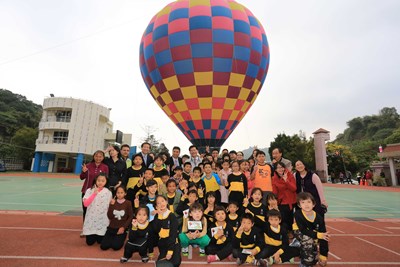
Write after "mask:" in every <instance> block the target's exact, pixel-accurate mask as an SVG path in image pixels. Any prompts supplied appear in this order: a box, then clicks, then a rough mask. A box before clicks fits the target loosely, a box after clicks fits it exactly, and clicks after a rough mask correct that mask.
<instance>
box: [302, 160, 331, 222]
mask: <svg viewBox="0 0 400 267" xmlns="http://www.w3.org/2000/svg"><path fill="white" fill-rule="evenodd" d="M296 186H297V190H296V192H297V193H300V192H309V193H310V194H311V195H312V196H313V197H314V199H315V207H314V210H315V211H316V212H318V213H319V214H320V215H321V216H322V217H324V214H325V212H326V208H327V207H328V203H327V202H326V199H325V195H324V190H323V188H322V183H321V180H320V178H319V177H318V175H316V174H315V173H313V172H311V171H309V170H307V168H306V167H305V166H304V163H303V162H302V161H301V160H298V161H297V162H296ZM321 205H324V206H325V208H324V207H322V206H321Z"/></svg>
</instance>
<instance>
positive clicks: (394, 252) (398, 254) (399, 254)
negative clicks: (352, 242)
mask: <svg viewBox="0 0 400 267" xmlns="http://www.w3.org/2000/svg"><path fill="white" fill-rule="evenodd" d="M355 238H357V239H359V240H361V241H364V242H366V243H368V244H371V245H374V246H375V247H378V248H381V249H384V250H386V251H389V252H392V253H393V254H396V255H397V256H400V253H397V252H396V251H393V250H391V249H388V248H385V247H383V246H380V245H378V244H375V243H372V242H370V241H368V240H365V239H363V238H361V237H355Z"/></svg>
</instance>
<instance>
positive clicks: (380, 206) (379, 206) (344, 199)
mask: <svg viewBox="0 0 400 267" xmlns="http://www.w3.org/2000/svg"><path fill="white" fill-rule="evenodd" d="M329 198H335V199H339V200H343V201H347V202H353V203H356V204H361V205H362V206H367V205H365V202H361V201H354V200H350V199H346V198H339V197H334V196H329ZM370 207H378V208H384V209H391V210H395V211H397V210H398V209H396V208H391V207H385V206H382V205H370Z"/></svg>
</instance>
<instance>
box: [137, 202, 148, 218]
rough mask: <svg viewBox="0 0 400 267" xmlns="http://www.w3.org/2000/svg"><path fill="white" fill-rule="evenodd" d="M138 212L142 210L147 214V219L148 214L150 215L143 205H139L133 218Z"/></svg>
mask: <svg viewBox="0 0 400 267" xmlns="http://www.w3.org/2000/svg"><path fill="white" fill-rule="evenodd" d="M140 210H144V211H145V212H146V214H147V218H148V217H149V214H150V211H149V208H148V207H147V206H144V205H139V207H138V208H137V209H136V211H135V217H136V216H137V214H138V213H139V211H140Z"/></svg>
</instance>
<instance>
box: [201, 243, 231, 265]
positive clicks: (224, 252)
mask: <svg viewBox="0 0 400 267" xmlns="http://www.w3.org/2000/svg"><path fill="white" fill-rule="evenodd" d="M206 254H207V255H217V256H218V258H219V259H220V260H221V261H222V260H223V259H226V258H227V257H228V256H229V255H230V254H232V244H231V243H229V242H228V243H227V244H221V245H209V246H207V247H206Z"/></svg>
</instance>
